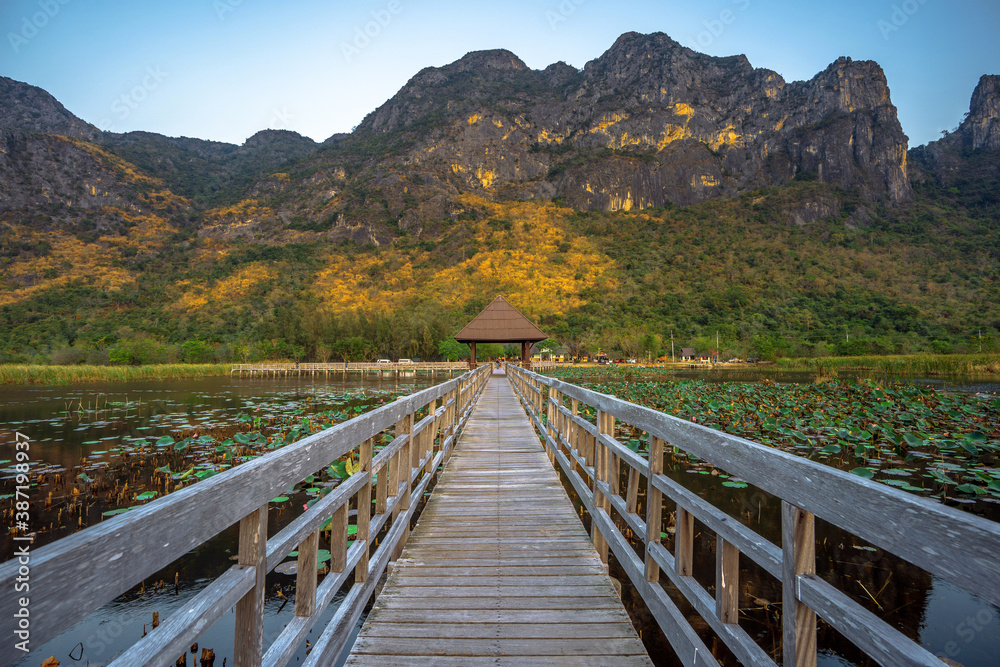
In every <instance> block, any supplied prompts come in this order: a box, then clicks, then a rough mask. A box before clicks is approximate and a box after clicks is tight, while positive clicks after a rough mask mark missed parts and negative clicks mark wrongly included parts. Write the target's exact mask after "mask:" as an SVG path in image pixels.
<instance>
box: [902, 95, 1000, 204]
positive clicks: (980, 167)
mask: <svg viewBox="0 0 1000 667" xmlns="http://www.w3.org/2000/svg"><path fill="white" fill-rule="evenodd" d="M997 150H1000V76H998V75H984V76H983V77H982V78H981V79H980V80H979V84H978V85H977V86H976V89H975V91H974V92H973V93H972V100H971V102H970V103H969V113H968V114H966V116H965V120H963V121H962V123H961V124H960V125H959V126H958V127H957V128H956V129H955V130H954V131H952V132H947V133H945V135H944V136H943V137H942V138H941V139H939V140H937V141H932V142H931V143H929V144H927V145H926V146H919V147H917V148H914V149H913V150H912V151H910V156H911V162H912V164H913V167H914V169H913V171H914V173H913V179H914V181H915V182H918V183H923V182H925V181H928V180H931V181H935V182H938V183H941V184H945V185H950V184H953V183H956V182H967V181H969V180H970V179H971V180H975V181H979V182H983V181H984V179H987V180H992V179H996V178H998V177H1000V160H998V159H997V157H998V154H997V153H996V152H995V151H997Z"/></svg>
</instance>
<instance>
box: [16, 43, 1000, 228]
mask: <svg viewBox="0 0 1000 667" xmlns="http://www.w3.org/2000/svg"><path fill="white" fill-rule="evenodd" d="M991 86H992V87H991ZM981 87H983V88H984V92H983V94H982V95H981V97H982V98H983V101H982V103H981V104H979V106H978V107H977V108H979V109H981V113H978V114H977V115H975V120H974V121H973V117H972V116H970V120H969V121H967V123H969V124H970V127H971V128H972V130H971V131H973V133H974V135H975V137H977V139H975V141H981V142H985V143H986V144H990V142H995V141H997V132H998V131H997V123H996V117H997V114H996V105H995V100H996V96H995V95H994V94H993V93H992V92H991V91H995V89H996V85H995V82H992V83H991V84H990V85H985V86H984V85H981ZM0 129H3V130H7V132H8V135H9V136H7V138H6V139H5V142H6V144H7V145H10V146H13V147H14V149H15V150H16V151H18V153H17V154H18V155H20V156H21V158H19V159H21V160H22V164H20V165H14V164H13V162H12V160H13V157H12V156H11V154H8V155H7V156H6V157H3V156H0V171H4V170H6V173H14V172H17V174H18V179H19V180H17V181H16V182H15V183H14V184H13V185H9V186H8V187H7V191H5V192H3V193H0V196H5V197H6V204H8V205H11V204H14V203H16V202H28V201H30V200H31V197H34V196H37V193H38V191H39V188H40V187H41V188H42V189H43V190H45V187H44V186H40V185H39V183H38V182H37V181H38V179H39V178H42V179H43V180H44V175H41V174H35V175H31V174H29V173H28V172H32V170H34V169H36V168H38V169H42V167H41V166H39V164H36V162H37V160H35V157H39V159H41V157H43V153H42V152H39V153H38V155H37V156H34V157H31V154H32V151H34V150H35V149H36V148H37V149H38V150H39V151H41V150H42V149H41V148H40V146H39V145H38V144H37V140H32V139H29V137H28V136H27V134H30V133H44V134H65V135H67V136H69V137H71V138H73V140H74V141H79V140H85V141H87V142H90V143H91V144H96V145H98V146H100V147H102V148H103V149H105V150H108V151H110V152H111V153H113V154H114V155H115V156H116V157H117V158H124V160H126V161H127V162H128V163H130V164H131V165H134V167H136V168H137V169H138V171H139V172H141V173H142V175H143V176H144V177H151V178H153V179H160V180H161V181H162V184H163V186H165V187H166V188H167V189H168V190H170V191H171V192H172V193H174V194H176V195H179V196H180V197H183V198H185V200H186V201H189V202H196V203H198V204H201V205H205V206H208V207H211V206H226V205H229V204H233V203H236V202H239V201H240V200H250V199H252V200H254V202H255V203H254V205H253V206H245V207H242V208H240V209H239V210H240V211H251V210H252V211H257V212H256V213H247V214H243V213H241V214H240V216H241V217H240V218H239V221H240V223H241V224H245V223H248V222H254V221H259V220H257V219H258V218H260V220H264V219H265V218H266V219H267V220H269V221H271V222H270V223H269V224H279V225H280V224H287V225H288V226H290V227H294V228H297V229H302V230H308V231H310V232H316V233H328V234H330V235H332V237H333V238H340V237H343V238H352V239H355V240H357V239H369V240H374V242H378V243H380V242H383V241H387V240H390V239H391V238H392V237H393V236H395V235H397V234H399V233H409V234H415V235H418V236H419V235H421V234H423V233H425V232H430V233H434V232H435V230H438V229H439V228H442V225H447V224H450V223H451V222H453V221H455V220H457V219H459V218H462V217H463V216H469V215H475V212H474V211H467V210H465V208H464V206H463V204H462V203H461V201H462V200H461V195H462V194H463V193H470V192H471V193H474V194H479V195H482V196H485V197H487V198H493V199H510V198H514V199H533V198H538V199H544V200H559V201H561V202H563V203H565V204H567V205H569V206H573V207H575V208H578V209H581V210H591V209H602V210H611V211H614V210H626V211H628V210H638V209H643V208H647V207H655V206H664V205H668V204H677V205H687V204H692V203H696V202H699V201H703V200H705V199H709V198H712V197H726V196H736V195H738V194H739V193H740V192H743V191H746V190H751V189H754V188H758V187H761V186H767V185H780V184H782V183H785V182H787V181H790V180H792V179H800V180H801V179H807V180H820V181H824V182H827V183H831V184H835V185H838V186H841V187H843V188H845V189H847V190H850V191H852V192H854V193H856V194H858V195H860V197H861V198H862V199H865V200H868V201H881V202H886V203H890V204H891V203H896V202H901V201H905V200H907V199H908V198H909V197H910V196H911V190H910V181H909V179H908V178H907V173H906V164H907V162H906V158H907V152H906V146H907V138H906V136H905V135H904V134H903V132H902V130H901V128H900V125H899V122H898V120H897V118H896V109H895V107H894V106H893V105H892V102H891V99H890V95H889V89H888V86H887V85H886V80H885V76H884V74H883V72H882V70H881V68H880V67H879V66H878V65H877V64H876V63H873V62H857V61H852V60H850V59H849V58H841V59H839V60H837V61H836V62H835V63H833V64H831V65H830V66H829V67H828V68H827V69H826V70H824V71H823V72H820V73H819V74H817V75H816V76H815V77H814V78H813V79H811V80H809V81H800V82H792V83H786V82H785V81H784V80H783V79H782V78H781V76H779V75H778V74H777V73H775V72H772V71H769V70H765V69H755V68H754V67H753V66H751V64H750V63H749V62H748V61H747V59H746V58H745V57H744V56H733V57H729V58H716V57H712V56H707V55H704V54H701V53H697V52H695V51H692V50H691V49H688V48H685V47H683V46H681V45H680V44H678V43H677V42H675V41H674V40H672V39H671V38H670V37H668V36H667V35H664V34H661V33H657V34H652V35H641V34H637V33H627V34H625V35H622V36H621V37H620V38H619V39H618V40H617V41H616V42H615V44H614V45H613V46H612V47H611V48H610V49H609V50H608V51H607V52H606V53H604V54H603V55H602V56H601V57H599V58H597V59H596V60H593V61H591V62H589V63H587V64H586V66H585V67H584V68H583V69H582V70H577V69H576V68H574V67H570V66H569V65H566V64H565V63H556V64H553V65H550V66H549V67H547V68H545V69H544V70H532V69H530V68H528V67H527V66H526V65H525V64H524V62H522V61H521V60H520V59H519V58H518V57H517V56H515V55H514V54H513V53H511V52H509V51H505V50H493V51H480V52H474V53H470V54H468V55H466V56H465V57H463V58H462V59H460V60H458V61H456V62H454V63H451V64H450V65H446V66H444V67H440V68H435V67H429V68H426V69H424V70H421V71H420V72H418V73H417V74H416V75H415V76H414V77H413V78H412V79H411V80H410V81H409V82H408V83H407V84H406V85H405V86H404V87H403V88H402V89H401V90H400V91H399V92H398V93H397V94H396V95H395V96H394V97H393V98H392V99H390V100H389V101H388V102H386V103H385V104H384V105H382V106H381V107H380V108H379V109H377V110H375V111H374V112H372V113H371V114H369V116H368V117H367V118H365V120H364V121H363V122H362V123H361V125H360V126H359V127H358V128H357V129H356V130H355V131H354V132H352V133H351V134H349V135H335V136H334V137H331V138H330V139H328V140H327V141H325V142H324V143H323V144H322V145H318V144H315V143H314V142H312V141H311V140H309V139H307V138H305V137H301V136H299V135H297V134H295V133H292V132H277V131H264V132H261V133H258V134H257V135H255V136H254V137H251V138H250V139H248V140H247V142H246V143H245V144H244V145H243V146H235V145H231V144H224V143H219V142H210V141H202V140H198V139H189V138H183V137H182V138H170V137H164V136H161V135H157V134H151V133H146V132H130V133H127V134H113V133H102V132H100V131H99V130H97V129H96V128H94V127H92V126H90V125H88V124H87V123H84V122H83V121H80V120H79V119H77V118H75V117H74V116H73V115H72V114H70V113H69V112H68V111H66V109H65V108H63V107H62V105H60V104H59V103H58V102H57V101H56V100H55V99H53V98H52V97H51V96H50V95H48V94H47V93H45V92H44V91H41V90H39V89H37V88H34V87H32V86H28V85H26V84H20V83H18V82H14V81H11V80H10V79H0ZM10 133H14V135H18V136H14V135H10ZM26 133H27V134H26ZM33 147H34V148H33ZM70 147H71V148H74V149H76V150H81V151H84V153H86V148H85V147H83V146H80V145H78V144H70ZM62 148H66V147H65V146H63V147H62ZM91 154H93V151H91ZM26 155H27V156H28V157H27V158H25V156H26ZM85 157H86V155H81V156H80V159H81V160H82V159H83V158H85ZM67 159H68V158H67ZM25 160H26V161H25ZM69 161H70V163H72V162H73V161H72V160H69ZM80 164H81V165H82V164H83V162H81V163H80ZM31 165H34V166H31ZM81 168H82V167H81ZM19 170H20V171H19ZM121 171H122V170H121V169H118V170H117V171H116V172H115V173H120V172H121ZM285 171H287V172H288V173H284V172H285ZM83 173H84V174H85V173H86V172H83ZM109 176H110V175H109ZM71 180H72V179H69V180H68V181H67V182H66V183H65V184H64V185H65V186H66V188H69V190H66V191H64V192H56V191H55V190H53V189H52V188H49V190H47V192H49V193H50V195H52V196H56V197H57V198H59V197H61V200H67V201H68V200H69V199H73V201H76V199H74V197H76V196H77V194H78V193H76V192H75V190H73V189H72V188H73V187H74V186H72V184H71V183H70V182H69V181H71ZM18 183H22V184H23V186H22V185H18ZM111 185H112V184H109V187H108V188H106V191H107V192H109V193H114V196H116V197H119V198H120V197H121V196H123V195H122V192H121V190H122V188H126V186H125V185H122V188H118V187H110V186H111ZM61 187H62V186H60V188H61ZM57 189H58V188H57ZM126 189H127V188H126ZM109 196H112V195H111V194H109ZM81 201H82V200H81ZM3 204H4V202H0V208H2V207H3ZM180 205H181V204H177V206H180ZM185 217H187V218H189V219H192V220H193V219H194V218H193V217H191V215H189V214H185ZM806 217H807V218H808V216H806ZM803 219H805V218H803ZM224 220H225V218H224ZM233 220H234V222H233V224H235V220H236V219H235V218H234V219H233ZM282 221H284V223H283V222H282ZM345 230H347V231H345Z"/></svg>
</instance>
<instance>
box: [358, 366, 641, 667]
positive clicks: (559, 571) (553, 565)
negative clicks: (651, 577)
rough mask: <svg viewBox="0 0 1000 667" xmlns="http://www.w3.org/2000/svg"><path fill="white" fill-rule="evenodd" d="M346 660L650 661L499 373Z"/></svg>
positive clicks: (382, 662)
mask: <svg viewBox="0 0 1000 667" xmlns="http://www.w3.org/2000/svg"><path fill="white" fill-rule="evenodd" d="M347 664H348V665H380V666H381V665H394V666H395V665H407V664H422V665H423V664H438V665H472V664H490V665H515V664H516V665H524V664H544V665H554V664H560V665H561V664H574V665H577V664H591V665H598V664H600V665H651V664H652V663H651V661H650V659H649V656H648V655H647V654H646V650H645V649H644V648H643V645H642V642H641V641H640V640H639V638H638V636H637V635H636V632H635V630H634V629H633V627H632V624H631V623H630V621H629V618H628V615H627V614H626V613H625V609H624V608H623V607H622V603H621V601H620V600H619V599H618V597H617V595H616V594H615V590H614V588H613V587H612V585H611V581H610V579H609V577H608V575H607V572H606V571H605V569H604V566H603V565H602V563H601V560H600V558H599V557H598V555H597V552H596V551H595V549H594V546H593V544H592V543H591V541H590V538H589V536H588V535H587V533H586V531H585V530H584V528H583V525H582V524H581V523H580V519H579V517H578V516H577V514H576V511H575V509H574V507H573V505H572V503H571V502H570V500H569V498H568V497H567V495H566V492H565V491H564V490H563V487H562V484H561V483H560V481H559V478H558V476H557V474H556V472H555V470H554V469H553V467H552V465H551V464H550V463H549V460H548V458H547V457H546V455H545V452H544V450H543V449H542V447H541V445H540V444H539V442H538V436H537V435H536V433H535V431H534V429H533V428H532V427H531V424H530V423H529V421H528V419H527V417H526V415H525V413H524V411H523V409H522V408H521V406H520V404H519V403H518V401H517V398H516V397H515V396H514V394H513V392H512V390H511V388H510V385H509V384H508V382H507V378H506V377H504V376H503V375H494V376H493V377H492V378H491V379H490V382H489V384H488V385H487V387H486V388H485V390H484V391H483V394H482V396H481V397H480V399H479V402H478V403H477V405H476V407H475V409H474V411H473V413H472V416H471V417H470V419H469V422H468V424H467V425H466V427H465V432H464V435H463V436H462V438H461V440H460V441H459V444H458V448H457V449H456V450H455V453H454V455H453V456H452V458H451V460H450V462H449V463H448V465H447V467H446V469H445V471H444V472H443V473H442V476H441V479H440V482H439V483H438V485H437V487H436V488H435V490H434V493H433V495H432V496H431V498H430V500H429V501H428V503H427V506H426V507H425V508H424V510H423V512H422V513H421V515H420V521H419V523H418V524H417V526H416V528H415V529H414V531H413V534H412V535H411V536H410V539H409V541H408V542H407V543H406V546H405V547H404V549H403V552H402V554H401V556H400V558H399V560H397V561H396V564H395V567H394V569H393V571H392V574H391V575H390V577H389V579H388V581H387V582H386V585H385V588H384V590H383V591H382V594H381V595H380V596H379V597H378V599H377V600H376V601H375V606H374V608H373V609H372V612H371V613H370V614H369V616H368V619H367V621H366V622H365V624H364V627H362V629H361V633H360V635H359V636H358V639H357V641H356V643H355V644H354V647H353V649H352V651H351V656H350V658H349V659H348V661H347Z"/></svg>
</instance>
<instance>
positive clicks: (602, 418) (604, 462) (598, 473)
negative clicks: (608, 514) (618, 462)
mask: <svg viewBox="0 0 1000 667" xmlns="http://www.w3.org/2000/svg"><path fill="white" fill-rule="evenodd" d="M609 417H611V415H609V414H607V413H606V412H604V411H598V413H597V432H598V434H599V435H600V434H602V433H606V432H607V430H608V418H609ZM611 419H614V417H611ZM613 423H614V422H612V424H613ZM611 431H612V432H613V431H614V426H612V427H611ZM595 443H596V448H597V452H596V456H595V457H594V458H595V459H596V460H595V463H594V489H593V490H594V514H597V513H598V511H599V510H605V511H610V510H611V501H610V500H608V498H606V497H605V496H604V493H603V492H601V491H600V487H599V484H598V483H599V482H607V481H608V476H609V473H610V468H609V465H608V463H609V462H608V454H609V453H610V452H609V451H608V449H607V448H606V447H604V445H603V444H601V441H600V437H598V438H596V439H595ZM590 527H591V534H592V535H591V539H592V540H593V542H594V548H595V549H597V553H598V555H599V556H600V557H601V561H602V562H603V563H604V564H605V566H607V564H608V541H607V540H606V539H605V538H604V535H602V534H601V531H600V529H599V528H598V527H597V522H596V521H594V520H593V518H592V519H591V526H590Z"/></svg>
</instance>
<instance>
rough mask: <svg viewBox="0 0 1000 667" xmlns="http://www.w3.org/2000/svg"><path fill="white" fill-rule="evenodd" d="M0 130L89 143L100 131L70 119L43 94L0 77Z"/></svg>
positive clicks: (82, 122) (55, 103)
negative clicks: (67, 138) (60, 136)
mask: <svg viewBox="0 0 1000 667" xmlns="http://www.w3.org/2000/svg"><path fill="white" fill-rule="evenodd" d="M0 128H3V129H7V130H17V131H21V132H40V133H42V134H59V135H63V136H67V137H78V138H82V139H90V140H93V139H96V138H97V137H99V136H101V131H100V130H98V129H97V128H96V127H94V126H93V125H91V124H90V123H86V122H84V121H82V120H80V119H79V118H77V117H76V116H74V115H73V114H72V113H70V112H69V111H68V110H67V109H66V107H64V106H63V105H62V104H60V103H59V101H58V100H56V98H54V97H52V95H50V94H49V93H47V92H46V91H44V90H42V89H41V88H38V87H36V86H32V85H30V84H27V83H23V82H21V81H15V80H14V79H9V78H7V77H5V76H0Z"/></svg>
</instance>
